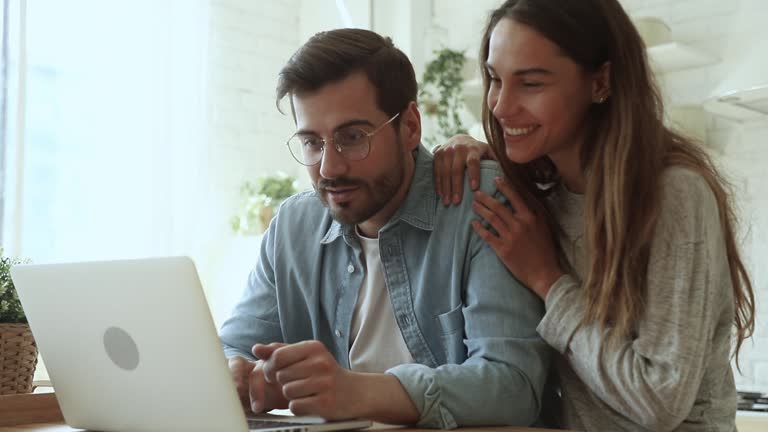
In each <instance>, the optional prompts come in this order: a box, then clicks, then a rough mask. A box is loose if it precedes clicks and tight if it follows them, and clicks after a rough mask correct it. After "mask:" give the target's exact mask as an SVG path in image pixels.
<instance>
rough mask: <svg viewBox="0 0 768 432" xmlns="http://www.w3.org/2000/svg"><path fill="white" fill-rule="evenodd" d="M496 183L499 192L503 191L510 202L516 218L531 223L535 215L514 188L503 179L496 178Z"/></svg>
mask: <svg viewBox="0 0 768 432" xmlns="http://www.w3.org/2000/svg"><path fill="white" fill-rule="evenodd" d="M494 183H496V187H497V188H498V189H499V191H501V193H502V194H503V195H504V196H505V197H506V198H507V200H509V204H510V205H511V206H512V212H514V214H515V216H516V217H518V218H520V219H522V220H524V221H530V220H531V219H532V216H533V213H532V212H531V209H530V208H528V205H526V204H525V201H523V198H522V197H521V196H520V194H519V193H518V192H517V191H516V190H515V188H513V187H512V185H510V184H509V183H508V182H507V180H506V179H505V178H503V177H496V178H495V179H494Z"/></svg>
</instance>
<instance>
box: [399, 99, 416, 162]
mask: <svg viewBox="0 0 768 432" xmlns="http://www.w3.org/2000/svg"><path fill="white" fill-rule="evenodd" d="M400 138H401V139H402V141H403V144H405V147H406V149H408V150H415V149H416V148H417V147H418V146H419V143H420V142H421V113H420V112H419V107H418V105H416V102H410V103H409V104H408V106H407V107H406V108H405V110H403V112H402V114H400Z"/></svg>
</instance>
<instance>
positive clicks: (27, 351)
mask: <svg viewBox="0 0 768 432" xmlns="http://www.w3.org/2000/svg"><path fill="white" fill-rule="evenodd" d="M27 262H28V261H26V260H20V259H16V258H10V257H6V256H5V255H4V254H3V249H2V248H0V395H7V394H19V393H30V392H31V391H32V378H33V377H34V375H35V368H36V367H37V345H36V344H35V339H34V338H33V337H32V331H31V330H30V328H29V325H28V324H27V317H26V315H25V314H24V309H23V308H22V307H21V302H20V301H19V295H18V294H17V293H16V287H15V286H14V285H13V280H12V279H11V267H12V266H14V265H16V264H24V263H27Z"/></svg>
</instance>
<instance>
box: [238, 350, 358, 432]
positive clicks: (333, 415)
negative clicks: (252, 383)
mask: <svg viewBox="0 0 768 432" xmlns="http://www.w3.org/2000/svg"><path fill="white" fill-rule="evenodd" d="M253 354H254V355H255V356H256V357H258V358H259V359H262V360H263V361H264V366H263V373H264V378H265V380H266V383H267V384H268V386H270V387H271V386H274V385H277V386H280V387H282V396H284V397H285V398H286V399H287V400H288V401H289V403H288V407H289V408H290V409H291V411H292V412H293V413H294V414H296V415H316V416H321V417H323V418H326V419H329V420H337V419H347V418H353V417H359V416H360V415H361V414H362V413H363V410H362V409H361V407H360V405H359V402H360V398H359V395H360V390H359V389H357V388H355V380H354V378H353V375H354V373H353V372H350V371H348V370H346V369H344V368H342V367H341V366H339V364H338V363H337V362H336V359H334V358H333V355H331V353H330V352H328V349H327V348H326V347H325V345H323V344H322V343H320V342H318V341H305V342H299V343H296V344H292V345H287V346H282V347H279V348H276V349H275V348H274V347H272V346H270V345H255V346H254V347H253ZM369 390H370V389H369Z"/></svg>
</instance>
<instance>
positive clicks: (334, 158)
mask: <svg viewBox="0 0 768 432" xmlns="http://www.w3.org/2000/svg"><path fill="white" fill-rule="evenodd" d="M347 162H348V161H347V160H346V159H345V158H344V156H342V155H341V153H339V151H338V150H336V146H335V145H333V144H326V145H325V148H324V149H323V156H322V158H320V175H321V176H323V177H324V178H337V177H341V176H343V175H344V174H346V173H347V170H348V168H349V167H348V165H347Z"/></svg>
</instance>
